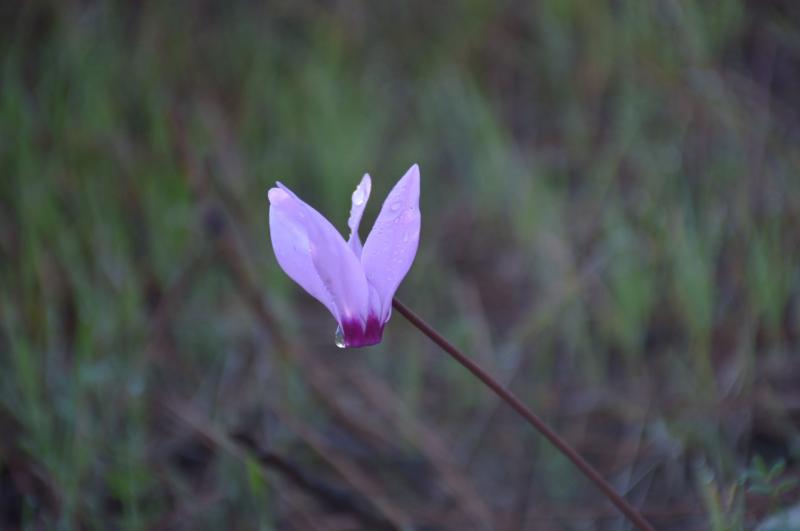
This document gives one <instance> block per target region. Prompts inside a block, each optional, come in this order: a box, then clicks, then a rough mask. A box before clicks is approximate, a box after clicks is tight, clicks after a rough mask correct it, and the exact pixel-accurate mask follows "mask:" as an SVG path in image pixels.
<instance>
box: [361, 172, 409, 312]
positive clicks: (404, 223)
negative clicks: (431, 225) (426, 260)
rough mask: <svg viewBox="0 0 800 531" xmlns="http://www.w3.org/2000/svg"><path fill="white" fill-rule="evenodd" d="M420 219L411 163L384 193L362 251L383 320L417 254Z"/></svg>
mask: <svg viewBox="0 0 800 531" xmlns="http://www.w3.org/2000/svg"><path fill="white" fill-rule="evenodd" d="M420 219H421V218H420V212H419V167H418V166H417V165H416V164H414V165H413V166H411V168H410V169H409V170H408V171H407V172H406V174H405V175H404V176H403V177H402V178H401V179H400V180H399V181H398V182H397V184H396V185H395V186H394V188H393V189H392V191H391V192H389V195H388V196H387V197H386V201H384V203H383V207H381V211H380V213H379V214H378V219H377V220H376V221H375V225H374V226H373V227H372V231H371V232H370V233H369V236H368V237H367V241H366V243H365V244H364V249H363V251H362V253H361V264H362V265H363V266H364V274H365V275H366V277H367V281H368V282H369V284H370V286H372V287H374V288H375V290H376V292H377V294H378V298H379V299H380V304H381V308H380V319H381V322H382V323H383V322H386V320H388V319H389V315H390V313H391V309H392V297H394V293H395V291H397V287H398V286H399V285H400V282H401V281H402V280H403V277H405V276H406V273H408V270H409V269H410V268H411V264H412V262H413V261H414V257H415V256H416V254H417V245H418V244H419V230H420Z"/></svg>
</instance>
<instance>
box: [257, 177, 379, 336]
mask: <svg viewBox="0 0 800 531" xmlns="http://www.w3.org/2000/svg"><path fill="white" fill-rule="evenodd" d="M278 186H279V187H280V188H279V190H280V192H283V194H279V193H275V194H272V195H271V196H270V201H271V202H272V207H271V208H270V211H272V209H273V208H277V209H278V210H280V211H286V212H287V213H291V214H292V216H293V219H294V221H295V225H296V226H299V227H301V228H302V229H304V231H305V235H306V240H305V241H306V242H307V244H306V245H307V250H308V256H309V258H310V261H311V264H312V266H313V270H314V271H316V274H317V277H318V278H319V280H320V281H321V283H322V285H323V286H324V288H325V291H327V293H328V294H329V296H330V300H331V302H332V305H333V306H334V308H335V312H332V313H333V314H334V316H336V318H337V320H338V321H339V323H342V322H345V321H352V320H357V321H365V320H366V315H367V309H368V298H369V292H368V288H367V281H366V278H365V276H364V271H363V269H362V267H361V264H360V262H359V260H358V257H356V255H355V254H354V253H353V251H352V250H351V249H350V247H348V246H347V244H346V243H345V241H344V238H342V235H341V234H339V232H338V231H337V230H336V229H335V228H334V227H333V225H331V223H330V222H329V221H328V220H327V219H325V217H324V216H323V215H322V214H320V213H319V212H317V211H316V210H315V209H314V208H312V207H311V206H309V205H308V204H306V203H305V202H304V201H302V200H301V199H300V198H299V197H297V196H296V195H295V194H294V193H293V192H292V191H291V190H289V189H288V188H286V187H285V186H284V185H282V184H281V183H278ZM273 190H274V189H273ZM273 195H274V196H275V200H276V201H273V197H272V196H273ZM276 255H277V250H276ZM306 264H307V262H305V263H303V268H304V269H302V270H301V273H302V274H303V275H305V274H307V267H306ZM281 266H282V267H283V264H281ZM284 271H286V273H287V274H289V276H291V277H292V278H293V279H294V278H295V277H294V276H292V274H291V272H290V271H288V270H287V269H286V268H285V267H284ZM297 276H298V277H300V276H301V275H300V274H298V275H297ZM298 283H300V282H299V281H298ZM300 285H301V286H303V287H304V288H306V290H307V291H309V293H311V294H312V295H314V293H312V292H311V291H310V290H309V289H308V288H307V287H306V286H305V285H303V284H302V283H300ZM314 287H315V288H316V286H314ZM314 296H315V297H316V295H314ZM317 298H318V299H319V297H317ZM329 309H330V308H329Z"/></svg>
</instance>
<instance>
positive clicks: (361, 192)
mask: <svg viewBox="0 0 800 531" xmlns="http://www.w3.org/2000/svg"><path fill="white" fill-rule="evenodd" d="M371 190H372V179H370V177H369V173H365V174H364V177H362V178H361V182H360V183H358V186H356V189H355V191H354V192H353V196H352V200H353V206H352V207H350V219H348V220H347V226H348V227H350V239H348V240H347V244H348V245H349V246H350V248H351V249H352V250H353V252H354V253H355V254H356V256H361V239H360V238H359V237H358V225H359V223H361V216H363V215H364V208H366V206H367V201H369V193H370V191H371Z"/></svg>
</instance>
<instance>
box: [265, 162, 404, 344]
mask: <svg viewBox="0 0 800 531" xmlns="http://www.w3.org/2000/svg"><path fill="white" fill-rule="evenodd" d="M277 185H278V187H277V188H271V189H270V190H269V203H270V208H269V232H270V237H271V238H272V248H273V250H274V251H275V257H276V258H277V259H278V264H280V266H281V268H282V269H283V270H284V271H285V272H286V274H287V275H289V277H290V278H291V279H292V280H294V281H295V282H297V283H298V284H300V286H302V287H303V289H305V290H306V291H307V292H308V293H309V294H311V296H312V297H314V298H315V299H317V300H318V301H320V302H321V303H322V304H324V305H325V307H326V308H328V310H329V311H330V312H331V313H332V314H333V316H334V317H335V318H336V321H337V322H338V323H339V328H338V329H337V331H336V332H337V335H336V344H337V345H338V346H340V347H363V346H367V345H374V344H376V343H379V342H380V341H381V337H382V336H383V327H384V326H385V325H386V322H387V321H388V320H389V317H390V316H391V312H392V298H393V297H394V293H395V291H397V287H398V286H399V285H400V282H401V281H402V280H403V277H405V276H406V273H408V270H409V269H410V268H411V263H412V262H413V261H414V256H415V255H416V254H417V244H418V243H419V229H420V212H419V167H418V166H417V165H416V164H414V165H413V166H411V168H410V169H409V170H408V171H407V172H406V174H405V175H404V176H403V177H402V178H401V179H400V180H399V181H398V182H397V184H396V185H395V186H394V188H393V189H392V191H391V192H389V196H388V197H387V198H386V201H384V203H383V207H381V211H380V213H379V214H378V219H377V220H376V221H375V225H374V226H373V227H372V231H371V232H370V233H369V236H367V240H366V242H365V243H364V245H363V247H362V245H361V240H360V239H359V237H358V225H359V223H360V222H361V216H362V214H363V213H364V207H365V206H366V205H367V200H368V199H369V194H370V190H371V188H372V181H371V180H370V177H369V175H368V174H365V175H364V177H363V178H362V179H361V182H360V183H359V185H358V186H357V187H356V189H355V191H354V192H353V197H352V199H353V205H352V207H351V209H350V219H349V220H348V221H347V225H348V226H349V227H350V238H349V239H348V241H347V242H345V241H344V238H342V236H341V234H339V232H338V231H337V230H336V229H335V228H334V227H333V225H331V223H330V222H329V221H328V220H327V219H325V217H324V216H322V214H320V213H319V212H317V211H316V210H314V209H313V208H312V207H310V206H309V205H307V204H306V203H305V202H303V201H302V200H301V199H300V198H299V197H297V196H296V195H295V194H294V193H293V192H292V191H291V190H289V189H288V188H287V187H286V186H284V185H283V184H281V183H277Z"/></svg>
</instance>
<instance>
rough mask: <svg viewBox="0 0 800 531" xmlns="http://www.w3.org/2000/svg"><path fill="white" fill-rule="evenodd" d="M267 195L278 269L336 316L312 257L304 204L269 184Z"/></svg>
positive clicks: (270, 226)
mask: <svg viewBox="0 0 800 531" xmlns="http://www.w3.org/2000/svg"><path fill="white" fill-rule="evenodd" d="M268 196H269V202H270V207H269V234H270V239H271V240H272V249H273V250H274V251H275V258H277V259H278V264H279V265H280V266H281V269H283V270H284V272H285V273H286V274H287V275H289V278H291V279H292V280H294V281H295V282H297V283H298V284H300V286H301V287H302V288H303V289H304V290H306V291H307V292H308V293H309V294H310V295H311V296H312V297H314V298H315V299H317V300H318V301H319V302H321V303H322V304H324V305H325V307H326V308H328V311H330V312H331V313H332V314H333V316H334V317H335V318H336V319H337V320H338V319H339V314H338V311H337V310H336V306H335V305H334V304H333V299H332V298H331V294H330V292H329V291H328V289H327V288H326V287H325V285H324V284H323V283H322V279H321V278H319V275H318V274H317V270H316V268H315V267H314V263H313V262H312V260H311V253H310V243H309V240H308V232H307V231H306V227H305V220H304V216H305V214H304V212H303V208H302V207H301V206H300V205H299V204H297V202H295V201H294V200H293V199H292V197H291V196H290V195H289V194H288V193H286V192H285V191H283V190H281V189H280V188H271V189H270V190H269V192H268Z"/></svg>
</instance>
